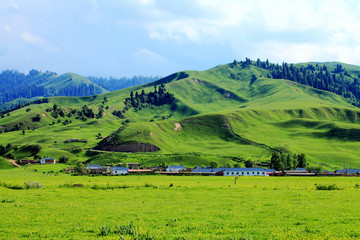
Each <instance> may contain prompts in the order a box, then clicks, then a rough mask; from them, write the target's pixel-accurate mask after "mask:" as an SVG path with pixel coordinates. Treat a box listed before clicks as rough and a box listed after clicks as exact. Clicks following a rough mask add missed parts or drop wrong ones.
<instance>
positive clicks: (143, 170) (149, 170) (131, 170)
mask: <svg viewBox="0 0 360 240" xmlns="http://www.w3.org/2000/svg"><path fill="white" fill-rule="evenodd" d="M152 171H153V170H151V169H129V170H128V172H129V173H131V172H152Z"/></svg>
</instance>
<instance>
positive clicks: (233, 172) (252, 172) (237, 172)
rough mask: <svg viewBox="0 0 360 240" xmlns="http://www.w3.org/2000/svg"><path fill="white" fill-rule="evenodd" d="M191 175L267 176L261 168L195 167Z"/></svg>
mask: <svg viewBox="0 0 360 240" xmlns="http://www.w3.org/2000/svg"><path fill="white" fill-rule="evenodd" d="M192 173H199V174H200V173H204V174H205V173H207V174H208V175H209V173H212V174H213V175H220V176H268V174H267V172H266V171H265V169H263V168H215V169H212V168H200V167H196V168H195V169H194V170H192Z"/></svg>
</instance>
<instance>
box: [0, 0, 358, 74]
mask: <svg viewBox="0 0 360 240" xmlns="http://www.w3.org/2000/svg"><path fill="white" fill-rule="evenodd" d="M245 57H250V58H251V59H257V58H261V59H266V58H268V59H269V61H271V62H277V63H281V62H283V61H286V62H308V61H342V62H346V63H352V64H356V65H360V2H359V1H356V0H355V1H350V0H349V1H340V0H326V1H316V0H296V1H295V0H292V1H285V0H271V1H268V0H248V1H242V0H218V1H215V0H181V1H178V0H177V1H175V0H61V1H58V0H0V70H3V69H17V70H19V71H22V72H27V71H29V70H30V69H38V70H43V71H45V70H50V71H54V72H57V73H59V74H61V73H66V72H75V73H78V74H81V75H85V76H86V75H95V76H104V77H107V76H115V77H120V76H133V75H152V76H155V75H161V76H166V75H168V74H171V73H173V72H176V71H181V70H205V69H208V68H211V67H214V66H216V65H218V64H224V63H228V62H231V61H233V60H234V59H237V60H242V59H245Z"/></svg>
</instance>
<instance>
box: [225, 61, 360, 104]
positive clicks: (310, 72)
mask: <svg viewBox="0 0 360 240" xmlns="http://www.w3.org/2000/svg"><path fill="white" fill-rule="evenodd" d="M238 65H240V66H242V67H246V66H250V65H253V66H256V67H259V68H262V69H266V70H268V71H269V73H268V74H267V75H266V77H267V78H272V79H287V80H291V81H294V82H298V83H301V84H303V85H306V86H310V87H313V88H316V89H320V90H325V91H329V92H332V93H335V94H337V95H340V96H343V97H344V98H346V99H347V100H348V101H349V103H351V104H352V105H354V106H357V107H359V106H360V74H358V75H357V76H353V75H351V74H350V73H349V72H348V71H347V70H346V69H345V68H344V67H343V66H342V65H341V64H337V66H336V67H335V69H333V70H332V71H331V69H329V68H328V67H326V66H325V65H323V66H322V65H318V64H315V65H313V64H308V65H307V66H300V67H298V66H295V65H294V64H288V63H286V62H284V63H282V64H281V65H279V64H274V63H270V62H269V61H268V60H266V61H261V60H260V59H257V61H251V60H250V59H249V58H246V59H245V61H240V62H237V61H236V60H234V62H233V63H230V65H229V66H230V67H231V68H233V67H235V66H238ZM234 77H235V76H234V75H231V76H230V78H234Z"/></svg>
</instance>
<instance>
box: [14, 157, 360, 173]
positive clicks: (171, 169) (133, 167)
mask: <svg viewBox="0 0 360 240" xmlns="http://www.w3.org/2000/svg"><path fill="white" fill-rule="evenodd" d="M37 163H40V164H56V160H55V159H54V158H48V157H46V158H42V159H40V160H20V164H37ZM86 170H87V172H88V173H90V174H112V175H125V174H151V173H157V174H167V175H179V174H186V175H208V176H360V169H341V170H336V171H334V172H326V171H324V172H321V173H318V172H314V171H308V170H307V169H306V168H296V169H295V170H284V171H276V170H274V169H264V168H260V167H258V168H211V167H205V168H202V167H195V168H186V167H184V166H182V165H172V166H168V167H167V168H163V167H150V168H147V169H142V168H140V165H139V164H138V163H128V167H122V166H115V167H109V166H101V165H91V164H90V165H88V166H87V167H86Z"/></svg>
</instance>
